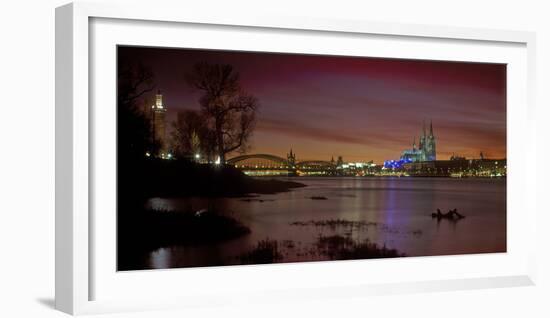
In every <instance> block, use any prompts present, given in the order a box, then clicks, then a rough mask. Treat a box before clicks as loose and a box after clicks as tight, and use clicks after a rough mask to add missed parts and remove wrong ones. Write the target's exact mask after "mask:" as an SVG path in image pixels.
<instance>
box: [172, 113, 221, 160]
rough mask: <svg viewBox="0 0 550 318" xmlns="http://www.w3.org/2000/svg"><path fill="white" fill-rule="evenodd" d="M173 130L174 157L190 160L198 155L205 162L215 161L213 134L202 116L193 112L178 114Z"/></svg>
mask: <svg viewBox="0 0 550 318" xmlns="http://www.w3.org/2000/svg"><path fill="white" fill-rule="evenodd" d="M173 128H174V129H173V131H172V143H173V145H172V148H173V150H174V153H175V155H176V157H178V158H185V157H188V158H191V157H194V156H195V155H197V154H198V155H199V156H200V158H202V159H206V160H207V161H213V160H214V159H215V158H214V155H215V153H216V142H215V138H214V132H213V131H212V130H211V129H210V128H209V125H208V122H207V119H206V118H205V116H204V115H203V114H201V113H199V112H197V111H193V110H186V111H181V112H178V115H177V118H176V121H175V122H174V123H173Z"/></svg>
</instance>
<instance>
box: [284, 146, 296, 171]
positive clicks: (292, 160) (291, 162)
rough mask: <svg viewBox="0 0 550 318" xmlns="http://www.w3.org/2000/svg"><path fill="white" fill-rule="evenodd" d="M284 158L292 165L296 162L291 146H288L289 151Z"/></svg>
mask: <svg viewBox="0 0 550 318" xmlns="http://www.w3.org/2000/svg"><path fill="white" fill-rule="evenodd" d="M286 159H287V160H288V163H289V164H290V166H292V167H293V166H294V165H295V164H296V154H295V153H293V152H292V148H290V153H288V154H287V155H286Z"/></svg>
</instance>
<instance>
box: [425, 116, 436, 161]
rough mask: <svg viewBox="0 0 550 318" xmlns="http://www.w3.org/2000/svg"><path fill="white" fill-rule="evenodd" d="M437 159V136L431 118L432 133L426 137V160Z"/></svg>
mask: <svg viewBox="0 0 550 318" xmlns="http://www.w3.org/2000/svg"><path fill="white" fill-rule="evenodd" d="M435 160H436V151H435V136H434V130H433V125H432V121H431V120H430V134H429V135H428V136H427V139H426V161H435Z"/></svg>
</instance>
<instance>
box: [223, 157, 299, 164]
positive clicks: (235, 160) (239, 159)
mask: <svg viewBox="0 0 550 318" xmlns="http://www.w3.org/2000/svg"><path fill="white" fill-rule="evenodd" d="M250 159H263V160H268V161H273V162H275V163H277V164H280V165H285V166H289V165H290V163H289V162H288V160H286V159H284V158H281V157H278V156H274V155H269V154H251V155H242V156H237V157H233V158H231V159H229V160H227V163H228V164H232V165H234V164H237V163H239V162H242V161H246V160H250Z"/></svg>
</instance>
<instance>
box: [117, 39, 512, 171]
mask: <svg viewBox="0 0 550 318" xmlns="http://www.w3.org/2000/svg"><path fill="white" fill-rule="evenodd" d="M118 54H119V59H120V60H121V61H122V60H123V61H126V62H139V63H142V64H143V65H146V66H148V67H150V68H151V70H152V71H153V73H154V75H155V83H156V88H157V89H160V90H161V91H162V94H163V98H164V104H165V105H166V107H167V109H168V111H167V119H168V121H172V120H174V119H175V116H176V113H177V112H178V111H183V110H198V109H199V104H198V98H199V93H198V92H195V91H193V90H191V89H190V88H189V87H188V86H187V85H186V83H185V80H184V74H185V73H186V72H187V71H188V70H189V69H190V68H191V67H192V65H193V64H195V63H197V62H199V61H206V62H209V63H227V64H231V65H233V66H234V68H235V70H236V71H237V72H239V73H240V79H241V81H242V83H243V87H244V88H245V89H246V90H247V91H249V92H250V93H251V94H253V95H255V96H256V97H257V98H258V99H259V101H260V105H261V107H260V110H259V113H258V115H257V124H256V128H255V131H254V134H253V137H252V139H251V141H252V142H251V146H252V148H251V150H250V152H251V153H272V154H276V155H284V154H286V153H287V152H288V150H289V149H290V148H292V149H294V152H295V153H296V154H297V156H298V157H299V158H302V159H325V160H328V159H330V158H331V157H335V158H336V157H337V156H343V157H344V159H345V160H346V161H363V162H366V161H370V160H373V161H374V162H376V163H382V162H383V161H385V160H388V159H397V158H399V157H400V155H401V153H402V151H403V150H405V149H410V148H411V146H412V143H413V139H415V138H416V140H417V142H418V139H419V137H420V135H421V133H422V132H421V130H420V127H421V125H422V122H423V121H426V122H427V123H429V122H430V121H433V127H434V128H433V129H434V134H435V136H436V139H437V142H438V148H437V155H438V159H448V158H449V157H450V156H451V155H452V154H458V155H462V156H466V157H477V156H478V155H479V153H480V152H483V153H484V154H485V155H486V157H492V158H505V157H506V66H505V65H503V64H485V63H484V64H481V63H458V62H437V61H420V60H397V59H380V58H363V57H361V58H355V57H334V56H317V55H313V56H312V55H295V54H275V53H250V52H228V51H206V50H188V49H158V48H138V47H119V52H118ZM155 92H156V89H155ZM155 92H152V93H151V96H150V97H151V98H152V97H154V94H155ZM148 103H150V102H148ZM235 155H237V154H235Z"/></svg>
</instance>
